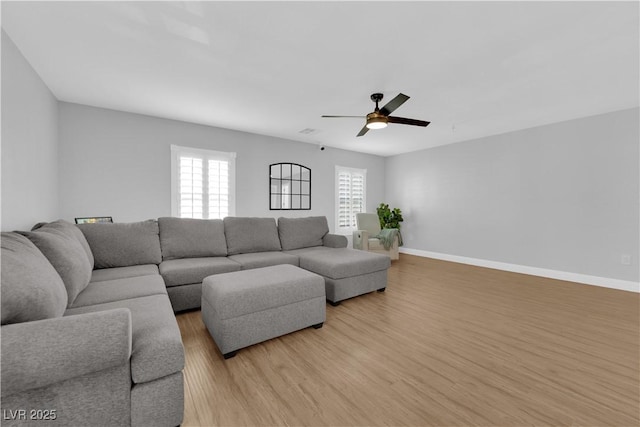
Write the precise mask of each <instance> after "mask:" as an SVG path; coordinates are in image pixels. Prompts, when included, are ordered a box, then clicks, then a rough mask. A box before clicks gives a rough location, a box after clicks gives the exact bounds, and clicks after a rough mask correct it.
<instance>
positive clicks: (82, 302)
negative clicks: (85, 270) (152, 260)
mask: <svg viewBox="0 0 640 427" xmlns="http://www.w3.org/2000/svg"><path fill="white" fill-rule="evenodd" d="M154 267H155V266H154ZM166 294H167V288H166V286H165V285H164V280H162V277H161V276H160V275H159V274H156V275H152V276H138V277H127V278H125V279H114V280H105V281H102V282H93V283H89V286H87V288H86V289H85V290H84V291H82V292H80V294H79V295H78V297H77V298H76V300H75V301H74V302H73V304H72V305H71V307H84V306H87V305H95V304H103V303H106V302H113V301H122V300H126V299H131V298H140V297H146V296H149V295H166Z"/></svg>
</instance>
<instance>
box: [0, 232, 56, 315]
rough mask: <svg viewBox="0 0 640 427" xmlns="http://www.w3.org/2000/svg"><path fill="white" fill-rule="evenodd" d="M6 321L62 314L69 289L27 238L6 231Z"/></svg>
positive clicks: (1, 240)
mask: <svg viewBox="0 0 640 427" xmlns="http://www.w3.org/2000/svg"><path fill="white" fill-rule="evenodd" d="M0 244H1V249H0V250H1V252H0V263H1V264H2V269H1V270H0V275H1V278H0V281H1V282H2V298H1V300H2V324H3V325H6V324H9V323H21V322H30V321H33V320H42V319H50V318H53V317H61V316H62V314H63V313H64V310H65V308H66V307H67V303H68V300H67V290H66V289H65V287H64V283H63V282H62V279H61V278H60V275H59V274H58V272H57V271H56V270H55V268H54V267H53V266H52V265H51V263H50V262H49V261H48V260H47V258H46V257H45V256H44V255H43V254H42V252H40V251H39V250H38V248H37V247H36V246H35V245H34V244H33V243H32V242H31V241H30V240H29V239H27V238H26V237H24V236H22V235H20V234H17V233H2V235H1V236H0Z"/></svg>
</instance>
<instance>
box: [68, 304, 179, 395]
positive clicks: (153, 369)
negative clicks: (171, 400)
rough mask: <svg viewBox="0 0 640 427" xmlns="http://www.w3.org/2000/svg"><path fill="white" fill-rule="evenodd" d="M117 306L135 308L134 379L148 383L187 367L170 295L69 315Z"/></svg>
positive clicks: (78, 310)
mask: <svg viewBox="0 0 640 427" xmlns="http://www.w3.org/2000/svg"><path fill="white" fill-rule="evenodd" d="M113 308H128V309H129V310H131V330H132V334H131V338H132V339H131V379H132V380H133V382H134V383H136V384H139V383H144V382H148V381H153V380H155V379H158V378H162V377H165V376H167V375H171V374H173V373H175V372H180V371H181V370H182V369H183V368H184V348H183V347H182V337H181V336H180V329H178V323H177V321H176V317H175V315H174V314H173V309H172V308H171V304H170V303H169V298H167V296H166V295H151V296H146V297H142V298H132V299H127V300H122V301H115V302H109V303H105V304H97V305H89V306H85V307H77V308H70V309H68V310H67V311H66V313H65V316H71V315H74V314H81V313H94V312H97V311H103V310H110V309H113Z"/></svg>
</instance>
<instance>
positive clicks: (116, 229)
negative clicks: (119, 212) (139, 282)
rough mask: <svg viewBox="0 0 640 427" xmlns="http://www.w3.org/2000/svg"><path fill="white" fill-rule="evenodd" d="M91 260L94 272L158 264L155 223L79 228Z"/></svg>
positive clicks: (87, 225) (98, 225)
mask: <svg viewBox="0 0 640 427" xmlns="http://www.w3.org/2000/svg"><path fill="white" fill-rule="evenodd" d="M78 228H80V230H81V231H82V233H83V234H84V236H85V237H86V238H87V241H88V242H89V246H90V247H91V251H92V252H93V256H94V258H95V268H111V267H127V266H130V265H140V264H160V263H161V262H162V253H161V251H160V238H159V237H158V232H159V231H158V230H159V229H158V223H157V221H155V220H148V221H141V222H132V223H106V222H105V223H94V224H79V225H78Z"/></svg>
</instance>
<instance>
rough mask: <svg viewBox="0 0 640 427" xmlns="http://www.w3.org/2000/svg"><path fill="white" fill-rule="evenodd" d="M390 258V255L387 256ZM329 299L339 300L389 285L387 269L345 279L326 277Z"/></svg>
mask: <svg viewBox="0 0 640 427" xmlns="http://www.w3.org/2000/svg"><path fill="white" fill-rule="evenodd" d="M387 258H388V257H387ZM325 287H326V291H327V299H328V300H329V301H333V302H338V301H342V300H345V299H347V298H352V297H356V296H358V295H362V294H366V293H368V292H373V291H377V290H378V289H384V288H386V287H387V270H381V271H375V272H373V273H368V274H363V275H360V276H353V277H345V278H344V279H329V278H326V277H325Z"/></svg>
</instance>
